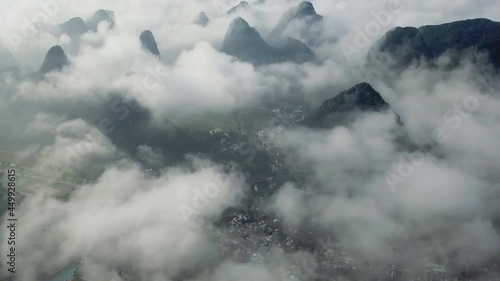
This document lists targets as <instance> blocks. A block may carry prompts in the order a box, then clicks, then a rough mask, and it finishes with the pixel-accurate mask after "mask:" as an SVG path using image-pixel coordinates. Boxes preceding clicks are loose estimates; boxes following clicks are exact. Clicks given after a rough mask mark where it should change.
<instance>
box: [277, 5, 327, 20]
mask: <svg viewBox="0 0 500 281" xmlns="http://www.w3.org/2000/svg"><path fill="white" fill-rule="evenodd" d="M304 17H313V18H317V19H319V18H323V17H322V16H320V15H318V14H317V13H316V9H315V8H314V5H313V3H311V2H309V1H303V2H301V3H299V4H298V5H297V6H296V7H294V8H292V9H290V10H288V11H287V12H286V13H285V19H286V20H287V21H291V20H293V19H300V18H304ZM318 17H319V18H318Z"/></svg>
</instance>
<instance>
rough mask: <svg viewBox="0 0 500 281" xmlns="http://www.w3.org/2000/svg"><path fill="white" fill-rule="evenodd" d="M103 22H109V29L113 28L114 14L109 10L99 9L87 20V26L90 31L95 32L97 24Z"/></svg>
mask: <svg viewBox="0 0 500 281" xmlns="http://www.w3.org/2000/svg"><path fill="white" fill-rule="evenodd" d="M103 21H107V22H109V24H110V27H113V26H114V24H115V16H114V12H113V11H110V10H104V9H99V10H97V11H96V12H95V13H94V14H93V15H92V17H91V18H90V19H88V20H87V25H88V26H89V28H91V29H92V30H97V27H98V26H99V23H101V22H103Z"/></svg>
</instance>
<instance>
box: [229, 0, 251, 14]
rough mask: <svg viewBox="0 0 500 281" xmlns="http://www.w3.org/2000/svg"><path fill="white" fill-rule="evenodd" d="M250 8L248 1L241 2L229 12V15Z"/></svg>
mask: <svg viewBox="0 0 500 281" xmlns="http://www.w3.org/2000/svg"><path fill="white" fill-rule="evenodd" d="M249 7H250V4H248V2H247V1H241V2H240V3H239V4H238V5H236V6H234V7H233V8H231V9H230V10H229V11H227V14H228V15H230V14H233V13H236V12H238V11H240V10H246V9H248V8H249Z"/></svg>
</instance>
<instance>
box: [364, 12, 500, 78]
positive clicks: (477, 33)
mask: <svg viewBox="0 0 500 281" xmlns="http://www.w3.org/2000/svg"><path fill="white" fill-rule="evenodd" d="M499 49H500V23H499V22H494V21H491V20H488V19H471V20H462V21H456V22H451V23H445V24H440V25H427V26H422V27H419V28H415V27H396V28H394V29H392V30H391V31H389V32H387V33H386V34H385V35H384V36H383V38H382V39H380V40H379V41H378V42H377V43H376V44H375V45H374V46H373V47H372V48H371V50H370V52H369V55H368V61H369V63H375V64H384V65H387V66H389V67H396V68H405V67H408V66H409V65H410V64H411V63H413V62H417V61H422V60H423V61H425V62H427V63H432V62H433V60H435V59H436V58H438V57H440V56H441V55H443V54H446V53H448V54H450V56H451V59H452V60H451V63H450V65H451V66H453V65H454V64H456V63H458V62H459V61H460V60H461V59H462V58H463V57H464V56H466V55H477V54H478V53H480V52H489V57H490V60H491V62H492V63H493V64H494V65H495V66H497V67H498V66H500V60H499V56H500V55H499Z"/></svg>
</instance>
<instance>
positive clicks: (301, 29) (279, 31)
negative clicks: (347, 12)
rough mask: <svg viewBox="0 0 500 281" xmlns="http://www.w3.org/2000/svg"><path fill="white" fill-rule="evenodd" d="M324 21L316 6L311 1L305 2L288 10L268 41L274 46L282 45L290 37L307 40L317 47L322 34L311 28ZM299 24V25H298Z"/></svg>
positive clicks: (309, 43) (310, 44)
mask: <svg viewBox="0 0 500 281" xmlns="http://www.w3.org/2000/svg"><path fill="white" fill-rule="evenodd" d="M322 20H323V16H321V15H318V14H317V13H316V9H314V5H313V4H312V3H311V2H309V1H303V2H301V3H299V4H298V5H296V6H294V7H292V8H290V9H288V10H287V11H285V12H284V13H283V15H282V16H281V18H280V20H279V23H278V25H277V26H276V27H275V28H274V29H273V30H272V31H271V33H270V34H269V36H268V37H267V41H268V42H270V43H271V44H272V45H274V46H279V45H282V44H284V43H285V42H286V39H287V38H288V37H295V38H300V39H302V40H305V42H306V43H307V44H308V45H309V46H312V45H317V44H318V42H319V41H320V40H321V39H320V37H321V36H320V34H317V32H318V30H320V29H317V28H311V27H312V26H315V25H317V24H319V23H321V22H322ZM297 23H298V24H297Z"/></svg>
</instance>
